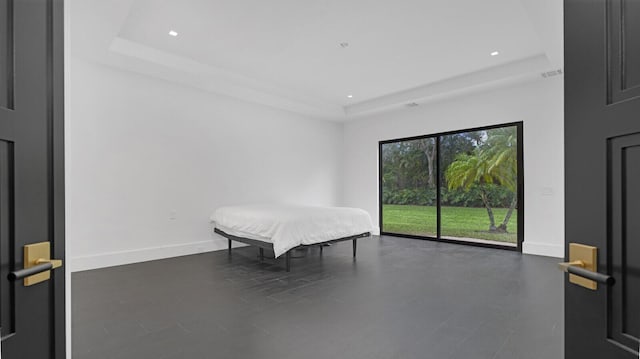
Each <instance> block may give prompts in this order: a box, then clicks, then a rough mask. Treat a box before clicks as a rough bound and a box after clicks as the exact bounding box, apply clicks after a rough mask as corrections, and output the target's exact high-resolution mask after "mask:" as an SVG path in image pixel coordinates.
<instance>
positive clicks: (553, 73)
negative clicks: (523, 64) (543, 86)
mask: <svg viewBox="0 0 640 359" xmlns="http://www.w3.org/2000/svg"><path fill="white" fill-rule="evenodd" d="M541 75H542V77H543V78H545V79H546V78H548V77H554V76H558V75H562V69H557V70H553V71H547V72H543V73H542V74H541Z"/></svg>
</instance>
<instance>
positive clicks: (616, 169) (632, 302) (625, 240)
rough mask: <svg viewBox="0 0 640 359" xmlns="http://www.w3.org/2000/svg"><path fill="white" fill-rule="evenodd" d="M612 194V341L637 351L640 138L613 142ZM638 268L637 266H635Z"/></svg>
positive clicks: (634, 136)
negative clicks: (614, 279)
mask: <svg viewBox="0 0 640 359" xmlns="http://www.w3.org/2000/svg"><path fill="white" fill-rule="evenodd" d="M609 151H610V172H609V176H610V178H611V180H610V181H609V193H610V196H611V233H610V240H609V243H608V247H609V253H611V263H610V266H611V270H612V273H613V276H614V277H615V278H618V283H617V285H615V286H614V287H612V288H611V291H610V306H611V310H610V311H609V316H610V317H609V318H608V320H609V322H610V323H611V325H610V333H609V335H610V337H611V339H612V340H614V341H615V342H616V343H617V344H619V345H621V346H624V347H627V348H629V349H635V348H636V347H637V343H638V341H639V339H640V335H639V334H640V300H638V299H639V298H640V276H639V275H638V269H639V268H638V266H637V264H638V263H640V241H639V240H638V238H640V222H639V221H638V219H637V218H638V217H637V215H638V214H639V213H640V186H638V185H637V184H638V183H640V134H632V135H628V136H621V137H616V138H613V139H610V145H609ZM634 264H635V265H634Z"/></svg>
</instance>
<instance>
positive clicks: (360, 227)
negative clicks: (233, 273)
mask: <svg viewBox="0 0 640 359" xmlns="http://www.w3.org/2000/svg"><path fill="white" fill-rule="evenodd" d="M211 222H212V223H214V225H215V227H216V228H219V229H220V230H222V231H224V232H225V233H228V234H231V235H234V236H238V237H245V238H250V239H255V240H260V241H265V242H270V243H273V249H274V251H275V255H276V257H278V256H280V255H281V254H283V253H286V252H287V251H288V250H289V249H291V248H294V247H297V246H299V245H301V244H315V243H320V242H325V241H329V240H333V239H339V238H344V237H349V236H354V235H357V234H361V233H365V232H371V231H372V229H373V225H372V223H371V217H370V216H369V214H368V213H367V212H365V211H364V210H362V209H359V208H347V207H308V206H292V205H246V206H231V207H221V208H218V209H217V210H216V211H215V212H214V213H213V215H211Z"/></svg>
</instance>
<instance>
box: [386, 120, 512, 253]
mask: <svg viewBox="0 0 640 359" xmlns="http://www.w3.org/2000/svg"><path fill="white" fill-rule="evenodd" d="M503 127H516V132H517V136H518V146H517V156H518V169H517V171H518V173H517V177H518V179H517V182H518V207H517V208H516V210H517V212H516V213H518V221H517V223H518V234H517V244H516V246H515V247H514V246H507V245H499V244H490V243H478V242H470V241H464V240H455V239H447V238H442V233H441V232H442V228H441V225H442V218H441V207H442V206H441V203H440V202H441V198H440V191H441V188H440V187H441V183H440V155H441V154H440V138H441V137H443V136H447V135H456V134H460V133H465V132H474V131H486V130H493V129H497V128H503ZM523 134H524V122H523V121H518V122H508V123H502V124H497V125H491V126H483V127H472V128H467V129H463V130H455V131H446V132H439V133H433V134H428V135H420V136H411V137H402V138H394V139H390V140H382V141H378V225H379V228H380V235H387V236H394V237H403V238H413V239H421V240H429V241H437V242H445V243H455V244H464V245H470V246H475V247H486V248H496V249H504V250H510V251H517V252H522V244H523V242H524V205H525V198H524V144H523V142H524V140H523V139H524V136H523ZM426 138H435V139H436V153H437V156H436V173H437V176H436V217H437V218H436V220H437V224H436V226H437V227H436V228H437V235H436V237H431V236H418V235H412V234H404V233H393V232H385V231H384V227H383V220H384V219H383V210H382V209H383V208H382V207H383V203H382V195H383V193H382V175H383V172H382V170H383V168H382V146H383V145H385V144H389V143H396V142H403V141H412V140H422V139H426Z"/></svg>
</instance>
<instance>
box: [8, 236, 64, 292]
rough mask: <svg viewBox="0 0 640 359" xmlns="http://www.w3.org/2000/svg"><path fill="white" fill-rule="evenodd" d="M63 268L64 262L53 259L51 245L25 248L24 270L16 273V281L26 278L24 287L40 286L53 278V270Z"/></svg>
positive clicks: (38, 244)
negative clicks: (22, 276)
mask: <svg viewBox="0 0 640 359" xmlns="http://www.w3.org/2000/svg"><path fill="white" fill-rule="evenodd" d="M61 266H62V260H60V259H51V243H50V242H41V243H34V244H27V245H26V246H24V269H22V270H20V271H16V272H15V273H14V274H16V275H15V277H16V279H17V278H20V277H21V275H22V274H26V276H24V285H25V287H28V286H30V285H34V284H38V283H40V282H44V281H47V280H49V279H50V278H51V270H52V269H55V268H59V267H61Z"/></svg>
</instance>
